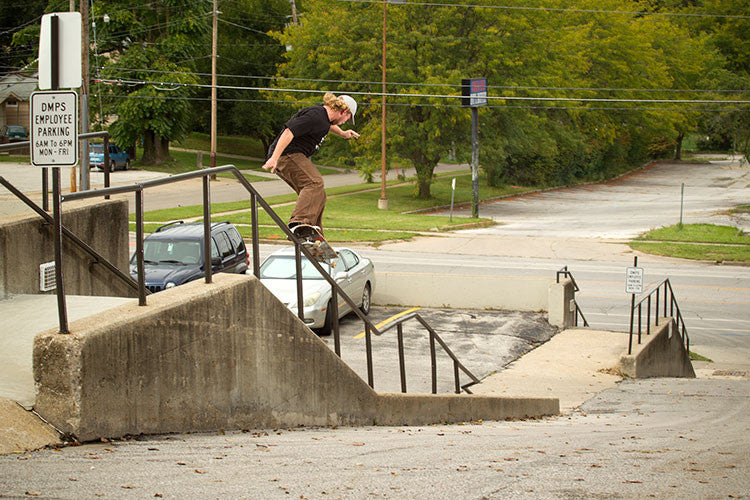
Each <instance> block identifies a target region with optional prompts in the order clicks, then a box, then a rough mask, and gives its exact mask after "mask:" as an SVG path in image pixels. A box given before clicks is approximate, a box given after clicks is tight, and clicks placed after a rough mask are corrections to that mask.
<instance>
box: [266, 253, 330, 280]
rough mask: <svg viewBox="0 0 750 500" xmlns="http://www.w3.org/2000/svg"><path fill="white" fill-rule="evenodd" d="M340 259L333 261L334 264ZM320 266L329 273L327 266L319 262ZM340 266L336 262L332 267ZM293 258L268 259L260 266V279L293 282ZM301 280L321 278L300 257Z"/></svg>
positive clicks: (295, 275)
mask: <svg viewBox="0 0 750 500" xmlns="http://www.w3.org/2000/svg"><path fill="white" fill-rule="evenodd" d="M339 260H340V259H334V262H336V261H339ZM320 265H321V266H322V267H323V269H325V270H326V271H328V272H330V268H329V266H328V264H326V263H323V262H321V263H320ZM336 265H341V264H340V263H338V262H337V264H335V265H334V268H335V267H336ZM295 267H296V266H295V260H294V257H280V256H278V257H269V258H268V259H267V260H266V261H265V262H264V263H263V265H262V266H260V277H261V279H275V280H293V279H296V278H297V272H296V270H295ZM302 279H303V280H322V279H323V276H321V275H320V273H319V272H318V270H317V269H315V267H313V265H312V264H311V263H310V261H309V260H307V259H306V258H305V257H302Z"/></svg>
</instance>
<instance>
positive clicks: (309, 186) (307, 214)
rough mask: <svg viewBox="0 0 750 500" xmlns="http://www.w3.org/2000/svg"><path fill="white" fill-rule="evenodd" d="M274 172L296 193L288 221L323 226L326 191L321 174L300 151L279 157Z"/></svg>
mask: <svg viewBox="0 0 750 500" xmlns="http://www.w3.org/2000/svg"><path fill="white" fill-rule="evenodd" d="M276 173H277V174H278V175H279V177H281V178H282V179H284V181H285V182H286V183H287V184H289V186H290V187H291V188H292V189H294V192H295V193H297V204H296V205H295V206H294V211H292V216H291V217H290V218H289V222H299V223H302V224H311V225H313V226H318V227H320V228H322V227H323V210H324V209H325V208H326V191H325V186H324V185H323V176H322V175H320V172H318V169H317V168H315V166H314V165H313V164H312V162H311V161H310V158H308V157H307V156H305V155H304V154H302V153H293V154H290V155H284V156H282V157H281V158H279V162H278V163H277V166H276Z"/></svg>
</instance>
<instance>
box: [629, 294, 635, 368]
mask: <svg viewBox="0 0 750 500" xmlns="http://www.w3.org/2000/svg"><path fill="white" fill-rule="evenodd" d="M634 314H635V294H632V295H631V296H630V338H629V339H628V354H631V353H632V352H633V315H634Z"/></svg>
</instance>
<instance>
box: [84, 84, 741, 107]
mask: <svg viewBox="0 0 750 500" xmlns="http://www.w3.org/2000/svg"><path fill="white" fill-rule="evenodd" d="M95 83H104V84H107V85H118V84H127V85H159V86H167V87H168V86H179V87H198V88H212V86H211V85H208V84H200V83H191V84H185V83H174V82H151V81H145V80H124V79H97V80H95ZM216 88H217V89H224V90H255V91H258V92H289V93H309V94H323V93H326V92H328V91H327V90H317V89H285V88H273V87H241V86H236V85H217V86H216ZM348 93H349V94H352V95H361V96H367V97H382V96H386V97H411V98H418V99H461V98H462V97H465V96H461V95H445V94H398V93H393V92H385V93H383V92H359V91H348ZM487 100H498V101H543V102H544V101H547V102H622V103H628V102H629V103H652V104H656V103H659V104H717V103H723V104H750V100H748V101H746V100H724V99H722V100H716V99H624V98H614V97H525V96H487Z"/></svg>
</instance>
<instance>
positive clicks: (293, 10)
mask: <svg viewBox="0 0 750 500" xmlns="http://www.w3.org/2000/svg"><path fill="white" fill-rule="evenodd" d="M289 3H290V4H292V22H294V24H299V23H298V22H297V5H296V4H295V3H294V0H289Z"/></svg>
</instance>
